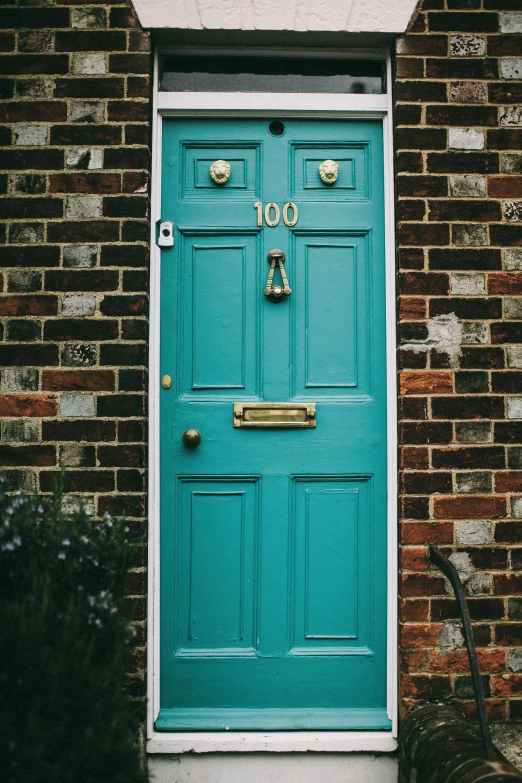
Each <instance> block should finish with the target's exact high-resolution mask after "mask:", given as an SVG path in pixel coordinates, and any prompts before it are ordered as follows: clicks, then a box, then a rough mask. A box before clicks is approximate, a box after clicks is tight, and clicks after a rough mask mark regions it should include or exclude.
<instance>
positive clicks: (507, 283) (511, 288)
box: [488, 272, 522, 294]
mask: <svg viewBox="0 0 522 783" xmlns="http://www.w3.org/2000/svg"><path fill="white" fill-rule="evenodd" d="M488 294H522V272H493V273H491V274H490V275H488Z"/></svg>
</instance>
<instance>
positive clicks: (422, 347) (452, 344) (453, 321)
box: [402, 313, 463, 367]
mask: <svg viewBox="0 0 522 783" xmlns="http://www.w3.org/2000/svg"><path fill="white" fill-rule="evenodd" d="M426 326H427V328H428V336H427V337H425V338H424V339H420V340H418V341H415V342H413V341H412V342H410V343H405V344H404V345H403V346H402V348H403V349H404V350H405V351H414V352H415V353H422V352H423V351H424V352H426V351H429V350H431V349H432V348H433V349H435V350H437V351H440V352H441V353H446V354H447V355H448V357H449V364H450V367H458V359H459V356H460V355H461V353H462V350H461V347H460V346H461V344H462V342H463V339H462V323H461V322H460V321H459V319H458V318H457V316H456V315H455V313H450V314H449V315H437V316H436V317H435V318H430V320H429V321H427V323H426Z"/></svg>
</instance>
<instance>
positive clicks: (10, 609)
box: [0, 484, 147, 783]
mask: <svg viewBox="0 0 522 783" xmlns="http://www.w3.org/2000/svg"><path fill="white" fill-rule="evenodd" d="M127 533H128V531H127V529H126V528H124V527H123V525H122V524H120V523H117V522H116V521H113V520H112V519H111V518H110V517H109V516H107V515H106V516H105V517H104V519H103V520H102V521H101V522H94V521H93V520H92V518H91V516H90V514H89V512H88V510H87V509H85V508H78V509H77V510H76V511H73V512H70V513H65V512H64V511H63V504H62V496H61V491H60V489H58V490H57V491H56V492H55V495H54V497H53V498H52V499H51V500H46V499H41V498H37V497H34V496H28V495H24V494H23V493H21V492H18V493H16V494H15V495H14V496H8V495H6V493H5V492H4V491H3V485H2V484H0V780H2V781H5V783H22V782H23V783H43V782H44V781H46V783H47V782H49V783H73V782H74V783H91V781H92V783H94V782H95V781H96V783H105V781H107V783H109V781H110V782H111V783H145V781H146V780H147V774H146V771H145V770H144V769H143V766H142V763H141V756H140V750H139V746H138V737H139V726H140V722H141V718H142V716H141V714H140V713H141V709H142V708H141V706H140V705H139V704H138V705H137V704H136V703H135V702H133V701H132V700H131V699H130V697H129V695H128V694H127V692H126V688H125V685H126V677H127V672H128V670H129V662H130V657H131V654H132V648H133V633H132V629H131V628H130V626H129V625H128V623H127V622H126V621H125V620H124V618H123V617H122V616H121V614H120V613H119V609H120V607H121V606H122V603H123V600H124V596H125V583H126V578H127V572H128V567H129V563H130V556H131V553H132V547H131V545H130V544H129V541H128V535H127Z"/></svg>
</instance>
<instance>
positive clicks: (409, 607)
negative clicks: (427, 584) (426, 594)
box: [401, 598, 430, 623]
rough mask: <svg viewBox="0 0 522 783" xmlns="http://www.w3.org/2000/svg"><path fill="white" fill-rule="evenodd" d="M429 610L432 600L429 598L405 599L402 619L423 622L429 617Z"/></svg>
mask: <svg viewBox="0 0 522 783" xmlns="http://www.w3.org/2000/svg"><path fill="white" fill-rule="evenodd" d="M429 612H430V602H429V601H428V600H427V599H419V598H417V599H408V600H404V601H402V605H401V621H402V622H405V623H407V622H411V623H422V622H425V621H426V620H427V619H428V617H429Z"/></svg>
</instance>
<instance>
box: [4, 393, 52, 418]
mask: <svg viewBox="0 0 522 783" xmlns="http://www.w3.org/2000/svg"><path fill="white" fill-rule="evenodd" d="M56 410H57V408H56V399H55V398H54V397H46V396H45V395H32V394H8V395H7V394H6V395H4V396H2V397H0V416H56Z"/></svg>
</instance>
